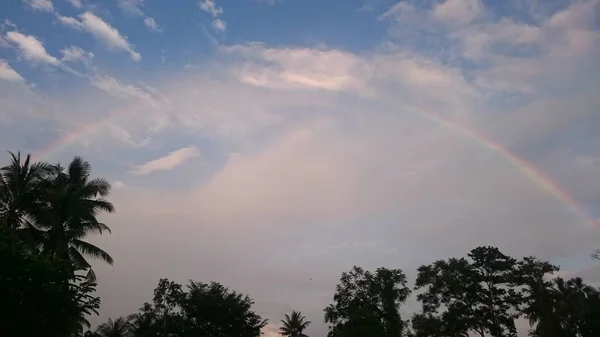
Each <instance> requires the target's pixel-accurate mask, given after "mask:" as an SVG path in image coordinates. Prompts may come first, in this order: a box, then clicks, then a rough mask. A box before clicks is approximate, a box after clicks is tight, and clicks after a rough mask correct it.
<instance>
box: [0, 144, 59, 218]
mask: <svg viewBox="0 0 600 337" xmlns="http://www.w3.org/2000/svg"><path fill="white" fill-rule="evenodd" d="M9 153H10V155H11V157H12V158H11V163H10V164H9V165H7V166H4V167H2V168H0V218H1V219H3V221H4V223H5V224H6V225H7V226H8V227H9V228H12V229H23V228H24V227H30V226H29V225H30V224H29V221H28V220H29V218H30V217H31V215H32V214H33V213H35V211H36V207H37V206H39V205H40V200H39V197H40V195H41V194H42V191H41V189H42V186H43V183H44V182H45V181H46V180H47V179H48V177H49V175H50V173H51V167H50V165H48V164H46V163H31V155H27V157H26V158H25V161H22V160H21V153H20V152H17V154H14V153H12V152H9Z"/></svg>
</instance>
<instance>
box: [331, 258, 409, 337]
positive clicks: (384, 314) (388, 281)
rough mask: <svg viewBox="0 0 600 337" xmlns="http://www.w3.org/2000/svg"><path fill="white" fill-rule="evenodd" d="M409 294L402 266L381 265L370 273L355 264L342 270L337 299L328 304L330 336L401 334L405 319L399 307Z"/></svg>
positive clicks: (334, 297) (395, 336) (391, 336)
mask: <svg viewBox="0 0 600 337" xmlns="http://www.w3.org/2000/svg"><path fill="white" fill-rule="evenodd" d="M409 295H410V289H409V288H408V287H407V279H406V275H404V273H403V272H402V270H400V269H391V270H390V269H386V268H378V269H377V270H376V271H375V272H374V273H371V272H369V271H365V270H364V269H362V268H360V267H357V266H355V267H354V268H352V270H350V271H349V272H344V273H342V277H341V279H340V284H338V285H337V286H336V291H335V294H334V296H333V301H334V303H332V304H331V305H329V306H328V307H327V308H325V323H329V324H330V328H329V334H328V336H329V337H354V336H356V337H358V336H373V337H379V336H380V337H397V336H402V333H403V331H404V326H405V322H404V321H403V320H402V318H401V316H400V313H399V307H400V305H402V304H403V303H404V302H405V301H406V299H407V298H408V296H409Z"/></svg>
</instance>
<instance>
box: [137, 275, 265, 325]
mask: <svg viewBox="0 0 600 337" xmlns="http://www.w3.org/2000/svg"><path fill="white" fill-rule="evenodd" d="M253 304H254V302H253V301H252V299H251V298H250V297H248V296H245V295H242V294H240V293H237V292H235V291H232V290H230V289H229V288H226V287H224V286H223V285H221V284H219V283H216V282H211V283H210V284H206V283H202V282H193V281H190V284H189V285H188V287H187V291H185V290H183V288H182V287H181V285H179V284H177V283H175V282H172V281H169V280H167V279H161V280H160V281H159V284H158V287H157V288H156V289H155V290H154V299H153V301H152V303H145V304H144V306H143V307H142V308H141V309H140V311H139V313H137V314H135V315H132V316H130V322H131V332H132V336H135V337H154V336H156V337H158V336H161V337H162V336H180V337H188V336H189V337H193V336H211V337H229V336H236V337H258V336H260V334H261V329H262V328H263V327H264V326H265V325H266V324H267V321H266V320H263V319H262V318H261V317H260V316H259V315H257V314H256V313H255V312H254V311H252V305H253Z"/></svg>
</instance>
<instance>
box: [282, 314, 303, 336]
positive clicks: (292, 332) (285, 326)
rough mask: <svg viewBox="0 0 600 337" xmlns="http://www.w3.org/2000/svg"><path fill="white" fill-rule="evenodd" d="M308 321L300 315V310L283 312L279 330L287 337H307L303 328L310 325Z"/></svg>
mask: <svg viewBox="0 0 600 337" xmlns="http://www.w3.org/2000/svg"><path fill="white" fill-rule="evenodd" d="M310 323H311V322H310V321H307V320H306V317H304V316H303V315H302V313H301V312H300V311H292V314H291V315H288V314H285V319H283V320H282V321H281V324H282V326H281V328H279V332H280V333H281V335H283V336H288V337H308V336H306V335H305V334H304V330H306V328H308V326H309V325H310Z"/></svg>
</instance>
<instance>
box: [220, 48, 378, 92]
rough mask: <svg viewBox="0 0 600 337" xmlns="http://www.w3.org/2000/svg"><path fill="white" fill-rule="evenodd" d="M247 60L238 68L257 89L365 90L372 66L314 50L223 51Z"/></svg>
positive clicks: (332, 52) (351, 57)
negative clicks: (369, 69) (259, 87)
mask: <svg viewBox="0 0 600 337" xmlns="http://www.w3.org/2000/svg"><path fill="white" fill-rule="evenodd" d="M223 50H224V51H225V52H227V53H232V54H239V55H243V56H245V57H246V60H247V61H246V62H244V63H243V64H242V66H241V67H240V68H237V69H234V71H236V73H237V76H238V77H239V79H240V80H241V81H242V82H244V83H248V84H251V85H255V86H262V87H268V88H281V89H286V88H287V89H302V88H305V89H318V90H334V91H337V90H349V89H354V90H358V89H361V88H364V84H365V83H364V82H365V79H366V78H365V75H368V69H367V68H368V67H366V66H365V63H363V61H362V60H361V59H360V58H359V57H357V56H356V55H353V54H351V53H347V52H344V51H341V50H335V49H330V50H319V49H310V48H304V49H302V48H280V49H271V48H267V47H266V46H264V45H261V44H248V45H236V46H230V47H226V48H224V49H223Z"/></svg>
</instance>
